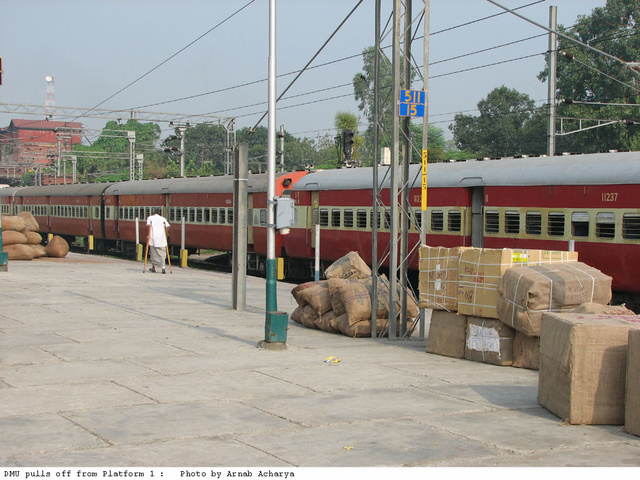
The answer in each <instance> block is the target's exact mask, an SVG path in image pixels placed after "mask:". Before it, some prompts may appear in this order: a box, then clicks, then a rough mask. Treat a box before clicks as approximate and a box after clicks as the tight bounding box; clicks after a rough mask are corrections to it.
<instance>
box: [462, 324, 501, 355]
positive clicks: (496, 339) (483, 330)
mask: <svg viewBox="0 0 640 480" xmlns="http://www.w3.org/2000/svg"><path fill="white" fill-rule="evenodd" d="M467 348H469V350H477V351H479V352H491V353H497V354H500V335H499V334H498V332H497V330H496V329H495V328H488V327H481V326H479V325H473V324H470V325H469V336H468V337H467Z"/></svg>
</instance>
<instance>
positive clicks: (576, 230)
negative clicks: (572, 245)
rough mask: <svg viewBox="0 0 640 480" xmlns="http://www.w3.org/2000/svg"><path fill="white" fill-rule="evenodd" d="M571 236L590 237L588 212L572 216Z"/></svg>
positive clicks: (575, 213) (576, 213) (574, 213)
mask: <svg viewBox="0 0 640 480" xmlns="http://www.w3.org/2000/svg"><path fill="white" fill-rule="evenodd" d="M571 235H573V236H574V237H588V236H589V213H588V212H573V213H572V214H571Z"/></svg>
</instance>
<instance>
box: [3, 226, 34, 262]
mask: <svg viewBox="0 0 640 480" xmlns="http://www.w3.org/2000/svg"><path fill="white" fill-rule="evenodd" d="M2 233H4V232H2ZM2 251H3V252H7V257H8V259H9V260H31V259H32V258H33V249H32V248H31V247H30V246H29V245H26V244H21V243H16V244H14V245H5V246H4V247H2Z"/></svg>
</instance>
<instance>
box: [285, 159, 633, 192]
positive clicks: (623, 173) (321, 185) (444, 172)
mask: <svg viewBox="0 0 640 480" xmlns="http://www.w3.org/2000/svg"><path fill="white" fill-rule="evenodd" d="M420 170H421V167H420V165H419V164H413V165H411V166H410V168H409V178H410V183H411V187H412V188H420V186H421V181H422V180H421V176H420ZM427 173H428V176H427V182H428V186H429V187H430V188H438V187H473V186H485V185H486V186H491V185H493V186H506V185H511V186H526V185H603V184H616V183H622V184H624V183H636V182H637V181H638V180H637V179H638V178H640V152H617V153H593V154H582V155H566V156H555V157H528V158H503V159H496V160H472V161H466V162H452V163H432V164H429V167H428V171H427ZM378 182H379V188H389V185H390V173H389V167H388V166H384V167H379V168H378ZM372 185H373V169H372V168H371V167H367V168H354V169H341V170H324V171H318V172H313V173H310V174H309V175H307V176H305V177H303V178H302V179H300V180H299V181H298V182H297V183H296V184H295V186H294V187H293V190H359V189H367V188H371V186H372Z"/></svg>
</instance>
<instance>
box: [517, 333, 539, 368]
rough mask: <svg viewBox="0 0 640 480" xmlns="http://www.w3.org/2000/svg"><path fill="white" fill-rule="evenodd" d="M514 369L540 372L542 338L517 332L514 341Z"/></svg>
mask: <svg viewBox="0 0 640 480" xmlns="http://www.w3.org/2000/svg"><path fill="white" fill-rule="evenodd" d="M511 366H512V367H517V368H528V369H529V370H538V368H539V366H540V337H530V336H529V335H525V334H524V333H522V332H519V331H517V330H516V335H515V337H514V339H513V363H512V364H511Z"/></svg>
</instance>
